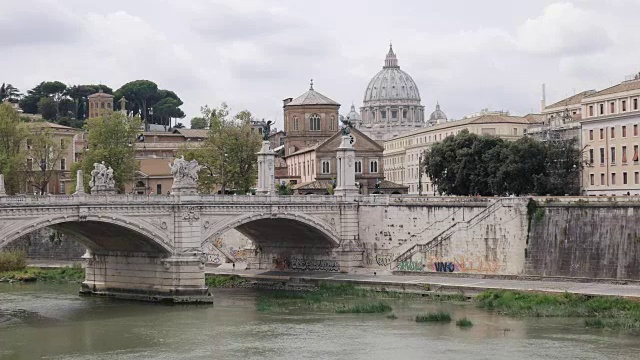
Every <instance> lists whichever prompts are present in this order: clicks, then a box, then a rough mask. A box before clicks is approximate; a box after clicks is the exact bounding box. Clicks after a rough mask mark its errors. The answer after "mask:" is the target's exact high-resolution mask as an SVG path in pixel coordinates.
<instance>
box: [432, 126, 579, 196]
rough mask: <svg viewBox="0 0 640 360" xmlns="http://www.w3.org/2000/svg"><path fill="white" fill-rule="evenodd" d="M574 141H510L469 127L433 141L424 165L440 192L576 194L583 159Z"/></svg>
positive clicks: (462, 193)
mask: <svg viewBox="0 0 640 360" xmlns="http://www.w3.org/2000/svg"><path fill="white" fill-rule="evenodd" d="M576 142H577V140H575V139H573V140H568V141H562V142H539V141H536V140H534V139H531V138H528V137H525V138H521V139H519V140H517V141H513V142H510V141H506V140H503V139H500V138H497V137H493V136H478V135H476V134H470V133H469V132H468V131H466V130H465V131H462V132H460V133H459V134H457V135H456V136H448V137H447V138H445V139H444V140H443V141H441V142H438V143H436V144H434V145H433V146H432V147H431V148H430V149H429V150H428V151H427V152H426V153H425V157H424V161H423V166H424V167H425V172H426V174H427V175H428V176H429V177H430V178H431V181H432V182H433V184H434V185H435V186H436V187H437V189H438V192H439V193H441V194H448V195H483V196H493V195H509V194H514V195H527V194H537V195H547V194H549V195H565V194H570V195H578V194H579V191H580V170H581V168H582V166H583V160H582V153H581V151H580V150H579V149H577V148H576Z"/></svg>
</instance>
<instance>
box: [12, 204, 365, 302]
mask: <svg viewBox="0 0 640 360" xmlns="http://www.w3.org/2000/svg"><path fill="white" fill-rule="evenodd" d="M357 209H358V206H357V203H356V202H354V201H353V200H352V199H351V200H350V201H347V200H346V199H345V198H344V197H339V196H280V197H278V196H214V195H211V196H208V195H198V194H194V195H169V196H136V195H86V194H80V195H70V196H5V197H0V219H1V220H2V221H1V222H0V248H1V247H2V246H4V245H5V244H8V243H9V242H11V241H12V240H15V239H17V238H18V237H20V236H22V235H25V234H28V233H30V232H32V231H35V230H38V229H40V228H43V227H50V228H53V229H56V230H58V231H60V232H63V233H65V234H69V235H71V236H73V237H74V238H75V239H77V240H78V241H79V242H80V243H82V244H83V245H85V246H86V247H87V248H88V249H89V251H88V252H87V254H86V255H85V257H86V259H87V268H86V279H85V281H84V283H83V284H82V291H83V292H85V293H90V294H98V295H108V296H117V297H124V298H135V299H147V300H167V301H207V294H208V291H207V287H206V286H205V284H204V262H205V260H204V258H203V253H202V250H201V249H203V248H205V247H206V245H207V243H209V242H211V241H213V240H214V239H215V238H217V237H219V236H221V235H222V234H224V233H225V232H227V231H229V230H231V229H236V230H238V231H240V232H241V233H242V234H244V235H245V236H247V237H248V238H249V239H251V240H252V241H253V242H254V244H256V248H257V249H260V250H259V251H260V254H256V255H259V256H258V259H263V260H264V262H270V261H271V258H272V257H273V256H278V257H287V258H292V257H294V258H297V259H302V260H304V261H313V262H314V263H316V265H314V266H315V267H323V266H324V267H327V268H330V269H332V270H338V269H348V268H350V267H353V266H361V263H362V255H361V254H362V250H361V249H357V245H354V244H358V242H359V237H358V218H357V216H358V214H357V211H358V210H357ZM358 251H359V254H360V256H357V254H358ZM354 254H355V256H354Z"/></svg>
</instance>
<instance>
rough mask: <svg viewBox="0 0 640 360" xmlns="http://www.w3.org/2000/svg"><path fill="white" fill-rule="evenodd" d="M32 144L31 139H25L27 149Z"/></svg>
mask: <svg viewBox="0 0 640 360" xmlns="http://www.w3.org/2000/svg"><path fill="white" fill-rule="evenodd" d="M32 144H33V142H32V141H31V139H27V150H29V149H31V145H32Z"/></svg>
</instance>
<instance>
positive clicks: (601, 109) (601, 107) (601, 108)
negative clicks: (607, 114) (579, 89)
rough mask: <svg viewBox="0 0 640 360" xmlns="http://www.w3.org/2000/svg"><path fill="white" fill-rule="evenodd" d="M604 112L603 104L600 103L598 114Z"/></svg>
mask: <svg viewBox="0 0 640 360" xmlns="http://www.w3.org/2000/svg"><path fill="white" fill-rule="evenodd" d="M603 114H604V104H600V115H603Z"/></svg>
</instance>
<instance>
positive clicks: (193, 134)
mask: <svg viewBox="0 0 640 360" xmlns="http://www.w3.org/2000/svg"><path fill="white" fill-rule="evenodd" d="M173 133H174V134H182V135H184V137H187V138H203V139H204V138H207V137H209V130H206V129H175V130H173Z"/></svg>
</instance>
